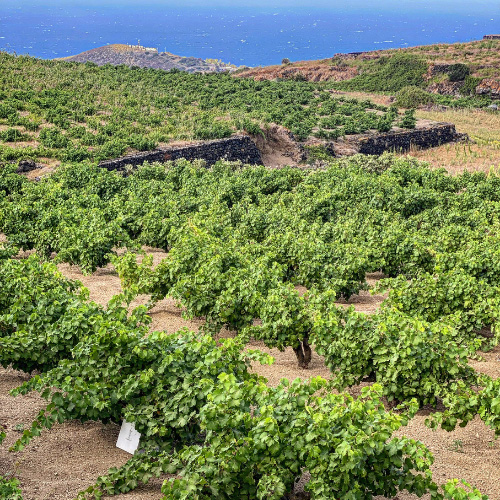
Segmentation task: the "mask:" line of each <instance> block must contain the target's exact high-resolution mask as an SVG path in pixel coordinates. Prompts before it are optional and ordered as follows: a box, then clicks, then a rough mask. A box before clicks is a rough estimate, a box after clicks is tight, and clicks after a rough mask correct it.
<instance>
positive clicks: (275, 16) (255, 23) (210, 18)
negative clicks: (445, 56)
mask: <svg viewBox="0 0 500 500" xmlns="http://www.w3.org/2000/svg"><path fill="white" fill-rule="evenodd" d="M490 33H500V0H494V1H492V0H475V1H473V2H471V1H470V0H467V1H463V0H456V1H452V0H412V1H410V0H399V1H397V0H378V1H366V0H365V1H361V0H352V1H349V0H344V1H335V0H332V1H328V2H327V1H325V0H316V1H315V0H310V1H309V2H304V1H298V0H288V1H283V0H282V1H274V2H273V1H268V2H266V1H264V0H254V1H253V2H248V1H242V0H233V1H228V0H214V1H213V2H202V1H191V2H189V1H185V2H168V1H160V0H144V1H143V2H139V1H133V0H122V1H117V0H102V1H101V2H99V1H97V0H87V1H85V2H83V1H81V0H76V1H71V0H69V1H68V0H64V1H63V0H53V1H50V0H48V1H40V0H12V1H10V2H7V1H6V0H0V49H1V50H7V51H9V52H15V53H17V54H29V55H32V56H36V57H41V58H46V59H51V58H55V57H64V56H69V55H74V54H77V53H80V52H83V51H85V50H89V49H92V48H94V47H100V46H102V45H106V44H111V43H130V44H136V43H138V41H140V44H141V45H143V46H147V47H156V48H158V49H159V50H160V51H168V52H173V53H174V54H179V55H183V56H195V57H201V58H217V59H222V60H223V61H225V62H231V63H233V64H236V65H247V66H259V65H268V64H277V63H280V62H281V60H282V59H283V58H284V57H288V58H289V59H290V60H292V61H296V60H304V59H321V58H325V57H331V56H332V55H333V54H334V53H337V52H354V51H365V50H374V49H385V48H394V47H406V46H413V45H423V44H430V43H437V42H467V41H470V40H477V39H480V38H482V37H483V35H485V34H490Z"/></svg>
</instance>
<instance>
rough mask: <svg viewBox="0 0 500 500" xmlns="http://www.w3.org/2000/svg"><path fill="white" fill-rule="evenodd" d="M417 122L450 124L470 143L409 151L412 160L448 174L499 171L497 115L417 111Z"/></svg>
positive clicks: (472, 112) (460, 110)
mask: <svg viewBox="0 0 500 500" xmlns="http://www.w3.org/2000/svg"><path fill="white" fill-rule="evenodd" d="M417 117H418V118H420V119H427V120H434V121H439V122H451V123H454V124H455V125H456V128H457V131H458V132H462V133H466V134H468V135H469V137H470V138H471V139H472V140H473V141H474V142H473V143H451V144H443V145H442V146H440V147H437V148H430V149H425V150H417V149H415V150H412V151H410V154H411V156H414V157H415V158H418V159H419V160H423V161H427V162H429V163H430V164H431V165H432V166H433V167H435V168H445V169H446V170H448V171H449V172H450V173H452V174H455V173H460V172H463V171H464V170H469V171H482V172H489V171H490V170H491V169H492V168H493V169H499V168H500V113H492V112H489V111H483V110H466V109H459V110H448V111H423V110H419V111H417Z"/></svg>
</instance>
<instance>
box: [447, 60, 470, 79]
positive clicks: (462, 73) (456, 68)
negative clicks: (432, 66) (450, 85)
mask: <svg viewBox="0 0 500 500" xmlns="http://www.w3.org/2000/svg"><path fill="white" fill-rule="evenodd" d="M446 73H447V75H448V77H449V79H450V82H462V81H464V80H465V79H466V78H467V77H468V76H469V75H470V68H469V66H467V64H463V63H455V64H452V65H450V67H449V68H448V71H447V72H446Z"/></svg>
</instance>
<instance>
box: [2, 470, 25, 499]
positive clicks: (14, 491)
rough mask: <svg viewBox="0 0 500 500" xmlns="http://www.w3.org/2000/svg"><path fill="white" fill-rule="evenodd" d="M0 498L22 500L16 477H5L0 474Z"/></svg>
mask: <svg viewBox="0 0 500 500" xmlns="http://www.w3.org/2000/svg"><path fill="white" fill-rule="evenodd" d="M0 498H1V499H2V500H23V496H22V492H21V490H20V489H19V481H18V480H17V479H14V478H12V479H6V478H5V477H2V476H0Z"/></svg>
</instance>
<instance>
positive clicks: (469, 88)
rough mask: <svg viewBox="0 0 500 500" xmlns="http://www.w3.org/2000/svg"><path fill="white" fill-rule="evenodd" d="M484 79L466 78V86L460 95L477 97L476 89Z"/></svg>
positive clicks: (462, 88) (464, 85)
mask: <svg viewBox="0 0 500 500" xmlns="http://www.w3.org/2000/svg"><path fill="white" fill-rule="evenodd" d="M481 81H482V78H477V77H475V76H470V75H468V76H466V77H465V80H464V84H463V85H462V87H461V89H460V94H462V95H475V94H476V87H477V86H478V85H479V84H480V83H481Z"/></svg>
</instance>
